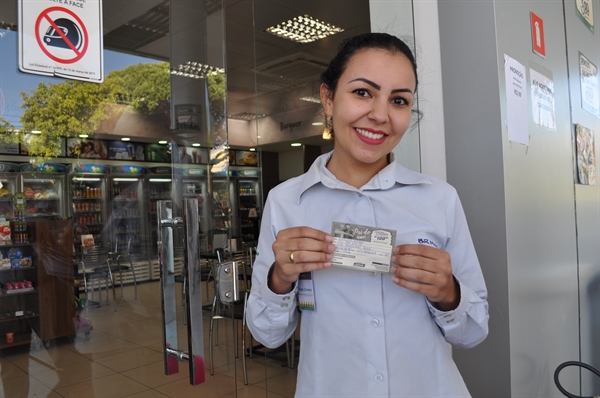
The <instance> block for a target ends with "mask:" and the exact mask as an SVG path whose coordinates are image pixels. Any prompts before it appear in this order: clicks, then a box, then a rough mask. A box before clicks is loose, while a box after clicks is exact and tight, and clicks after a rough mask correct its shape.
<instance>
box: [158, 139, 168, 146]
mask: <svg viewBox="0 0 600 398" xmlns="http://www.w3.org/2000/svg"><path fill="white" fill-rule="evenodd" d="M158 143H159V144H161V145H165V144H166V143H167V141H165V140H160V141H158Z"/></svg>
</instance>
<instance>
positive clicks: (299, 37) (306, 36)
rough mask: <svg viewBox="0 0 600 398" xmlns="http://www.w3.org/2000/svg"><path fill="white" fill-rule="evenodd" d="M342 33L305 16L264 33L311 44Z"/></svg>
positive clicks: (273, 27)
mask: <svg viewBox="0 0 600 398" xmlns="http://www.w3.org/2000/svg"><path fill="white" fill-rule="evenodd" d="M343 31H344V29H342V28H338V27H337V26H334V25H332V24H329V23H327V22H323V21H320V20H318V19H317V18H314V17H311V16H310V15H306V14H304V15H300V16H297V17H295V18H292V19H290V20H287V21H284V22H281V23H279V24H277V25H274V26H271V27H270V28H267V29H266V30H265V32H269V33H271V34H274V35H275V36H278V37H281V38H283V39H288V40H291V41H295V42H298V43H311V42H313V41H315V40H319V39H322V38H324V37H327V36H330V35H334V34H336V33H340V32H343Z"/></svg>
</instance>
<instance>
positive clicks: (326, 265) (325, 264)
mask: <svg viewBox="0 0 600 398" xmlns="http://www.w3.org/2000/svg"><path fill="white" fill-rule="evenodd" d="M323 267H325V268H329V267H331V263H329V262H328V263H323Z"/></svg>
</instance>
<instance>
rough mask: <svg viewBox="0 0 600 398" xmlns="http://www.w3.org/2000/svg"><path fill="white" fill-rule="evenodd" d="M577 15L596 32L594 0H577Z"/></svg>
mask: <svg viewBox="0 0 600 398" xmlns="http://www.w3.org/2000/svg"><path fill="white" fill-rule="evenodd" d="M575 8H576V9H577V16H578V17H579V19H581V21H582V22H583V23H584V24H585V26H587V27H588V29H589V30H591V31H592V33H594V7H593V2H592V0H575Z"/></svg>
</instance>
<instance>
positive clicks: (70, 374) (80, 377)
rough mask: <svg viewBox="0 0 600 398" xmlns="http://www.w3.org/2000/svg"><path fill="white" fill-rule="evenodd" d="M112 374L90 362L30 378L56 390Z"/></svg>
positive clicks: (46, 371)
mask: <svg viewBox="0 0 600 398" xmlns="http://www.w3.org/2000/svg"><path fill="white" fill-rule="evenodd" d="M114 373H115V372H114V371H113V370H111V369H109V368H107V367H105V366H102V365H100V364H99V363H96V362H91V361H90V362H86V363H77V364H73V365H68V366H65V367H62V368H59V369H56V370H45V371H43V372H39V373H36V374H35V376H32V377H34V378H35V379H36V380H38V381H40V382H42V383H43V384H44V385H46V386H48V387H50V388H53V389H57V388H61V387H66V386H70V385H73V384H77V383H81V382H84V381H88V380H92V379H96V378H99V377H104V376H108V375H110V374H114Z"/></svg>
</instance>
